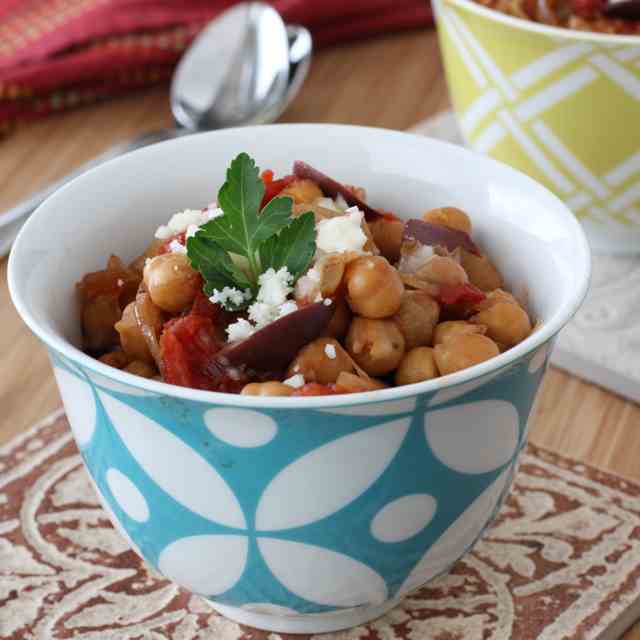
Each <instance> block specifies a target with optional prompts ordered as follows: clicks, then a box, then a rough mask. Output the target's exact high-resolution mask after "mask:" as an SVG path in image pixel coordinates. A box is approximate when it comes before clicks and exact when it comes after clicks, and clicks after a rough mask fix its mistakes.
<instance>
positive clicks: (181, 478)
mask: <svg viewBox="0 0 640 640" xmlns="http://www.w3.org/2000/svg"><path fill="white" fill-rule="evenodd" d="M98 396H99V398H100V400H101V401H102V404H103V406H104V408H105V411H106V412H107V414H108V415H109V418H110V419H111V423H112V424H113V426H114V428H115V430H116V431H117V432H118V435H119V436H120V438H121V439H122V441H123V442H124V444H125V446H126V447H127V449H129V451H130V452H131V455H132V456H133V457H134V458H135V459H136V461H137V462H138V464H139V465H140V466H141V467H142V468H143V469H144V471H145V472H146V473H147V474H148V475H149V476H150V477H151V478H152V480H153V481H154V482H155V483H156V484H157V485H158V486H159V487H160V488H161V489H163V490H164V491H166V492H167V493H168V494H169V495H170V496H171V497H172V498H173V499H174V500H176V501H177V502H179V503H180V504H181V505H183V506H184V507H186V508H187V509H190V510H191V511H193V512H194V513H197V514H198V515H200V516H202V517H203V518H206V519H207V520H211V521H212V522H217V523H219V524H223V525H226V526H228V527H235V528H238V529H244V528H245V525H246V521H245V517H244V514H243V513H242V509H241V507H240V504H239V502H238V499H237V498H236V496H235V495H234V493H233V491H231V489H230V487H229V485H228V484H227V483H226V482H225V480H224V479H223V478H222V476H221V475H220V474H219V473H218V472H217V471H216V470H215V469H214V468H213V467H212V466H211V465H210V464H209V463H208V462H207V461H206V460H205V459H204V458H203V457H202V456H201V455H200V454H199V453H197V452H196V451H195V450H194V449H192V448H191V447H190V446H189V445H187V444H186V443H185V442H183V441H182V440H181V439H180V438H178V437H177V436H175V435H174V434H173V433H171V432H170V431H169V430H167V429H165V428H163V427H161V426H160V425H159V424H158V423H157V422H155V421H154V420H151V418H148V417H147V416H145V415H144V414H142V413H140V412H139V411H136V410H135V409H132V408H131V407H129V406H127V405H126V404H124V403H123V402H120V400H116V399H115V398H112V397H111V396H109V395H107V394H106V393H104V392H102V391H98Z"/></svg>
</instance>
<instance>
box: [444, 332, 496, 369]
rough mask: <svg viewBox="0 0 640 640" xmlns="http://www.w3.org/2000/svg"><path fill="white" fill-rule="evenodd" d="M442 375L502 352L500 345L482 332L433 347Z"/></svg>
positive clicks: (459, 337)
mask: <svg viewBox="0 0 640 640" xmlns="http://www.w3.org/2000/svg"><path fill="white" fill-rule="evenodd" d="M433 354H434V356H435V360H436V365H437V367H438V371H439V372H440V375H443V376H445V375H447V374H448V373H454V372H455V371H460V370H461V369H466V368H467V367H472V366H473V365H474V364H479V363H480V362H484V361H485V360H489V359H491V358H494V357H495V356H497V355H499V354H500V350H499V349H498V345H497V344H496V343H495V342H494V341H493V340H491V338H487V336H482V335H480V334H471V335H462V336H458V337H457V338H455V339H453V340H448V341H447V342H443V343H441V344H437V345H436V346H435V347H434V348H433Z"/></svg>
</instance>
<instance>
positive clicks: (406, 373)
mask: <svg viewBox="0 0 640 640" xmlns="http://www.w3.org/2000/svg"><path fill="white" fill-rule="evenodd" d="M438 375H439V373H438V367H436V361H435V358H434V355H433V349H432V348H431V347H416V348H415V349H411V351H407V353H405V354H404V358H402V361H401V362H400V365H399V366H398V368H397V370H396V376H395V380H396V384H398V385H402V384H413V383H414V382H423V381H424V380H432V379H433V378H437V377H438Z"/></svg>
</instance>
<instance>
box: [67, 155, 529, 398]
mask: <svg viewBox="0 0 640 640" xmlns="http://www.w3.org/2000/svg"><path fill="white" fill-rule="evenodd" d="M471 231H472V228H471V220H470V218H469V216H468V215H467V214H466V213H465V212H464V211H462V210H460V209H458V208H455V207H439V208H436V209H432V210H430V211H427V212H426V213H425V214H424V215H423V216H422V218H421V219H410V220H408V221H407V222H406V223H405V222H403V221H401V220H400V219H399V218H397V217H396V216H394V215H393V214H391V213H388V212H385V213H383V212H380V211H377V210H375V209H373V208H372V207H370V206H369V205H368V204H366V202H365V192H364V190H363V189H360V188H357V187H346V186H343V185H341V184H340V183H338V182H336V181H335V180H333V179H331V178H329V177H328V176H326V175H324V174H322V173H320V172H319V171H317V170H316V169H313V168H312V167H310V166H309V165H307V164H305V163H302V162H296V163H295V164H294V170H293V174H292V175H287V176H285V177H283V178H280V179H277V180H274V176H273V172H271V171H265V172H264V173H263V174H262V177H259V170H258V169H257V167H256V166H255V163H254V161H253V160H252V159H251V158H250V157H249V156H248V155H247V154H240V155H239V156H238V157H237V158H236V159H235V160H234V161H233V162H232V164H231V166H230V168H229V170H228V172H227V181H226V182H225V183H224V185H223V186H222V188H221V189H220V191H219V193H218V201H217V203H214V204H211V205H210V206H209V207H207V208H205V209H202V210H186V211H182V212H180V213H177V214H175V215H174V216H173V217H172V218H171V219H170V220H169V222H168V224H167V225H162V226H160V227H159V228H158V230H157V231H156V233H155V238H156V239H155V240H154V241H153V242H152V243H151V245H150V246H149V248H148V249H147V250H146V251H145V253H144V254H142V255H141V256H139V257H138V258H136V259H135V260H134V261H133V262H132V263H131V264H129V265H127V266H126V265H125V264H124V263H123V262H122V260H120V259H119V258H117V257H116V256H111V257H110V258H109V261H108V264H107V268H106V269H105V270H103V271H98V272H93V273H89V274H87V275H85V276H84V278H83V279H82V281H81V282H80V283H79V284H78V291H79V293H80V297H81V303H82V311H81V317H82V329H83V335H84V342H85V348H86V349H87V351H88V352H89V353H93V354H95V355H96V356H97V357H98V358H99V359H100V360H101V361H102V362H105V363H106V364H110V365H112V366H114V367H117V368H120V369H124V370H125V371H128V372H130V373H134V374H137V375H141V376H144V377H147V378H152V377H159V378H160V379H162V380H164V381H165V382H168V383H171V384H177V385H180V386H184V387H190V388H193V389H208V390H211V391H226V392H232V393H233V392H236V393H237V392H240V393H243V394H245V395H257V396H298V395H303V396H308V395H327V394H337V393H353V392H359V391H372V390H376V389H382V388H384V387H385V386H393V385H394V384H395V385H403V384H410V383H416V382H423V381H425V380H431V379H433V378H437V377H439V376H442V375H447V374H450V373H454V372H456V371H460V370H462V369H466V368H467V367H470V366H473V365H475V364H479V363H480V362H484V361H485V360H489V359H490V358H493V357H495V356H497V355H498V354H499V353H500V352H503V351H506V350H507V349H509V348H511V347H513V346H515V345H517V344H518V343H520V342H521V341H522V340H524V339H525V338H526V337H527V336H528V335H529V334H530V333H531V322H530V320H529V316H528V314H527V312H526V311H525V309H524V308H523V306H522V305H521V304H520V303H519V302H518V301H517V300H516V299H515V298H514V296H513V295H511V294H510V293H508V292H507V291H505V290H504V289H503V286H504V284H503V282H504V281H503V278H502V275H501V274H500V272H499V271H498V269H497V268H496V266H495V265H494V264H493V262H492V261H491V259H490V258H489V257H488V256H486V255H484V254H483V253H482V252H481V251H480V249H479V248H478V247H477V245H476V244H475V242H474V241H473V240H472V237H471Z"/></svg>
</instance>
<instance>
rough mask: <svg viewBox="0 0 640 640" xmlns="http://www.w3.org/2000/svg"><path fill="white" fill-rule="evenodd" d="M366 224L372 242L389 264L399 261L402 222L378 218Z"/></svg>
mask: <svg viewBox="0 0 640 640" xmlns="http://www.w3.org/2000/svg"><path fill="white" fill-rule="evenodd" d="M367 224H368V225H369V230H370V231H371V236H372V237H373V241H374V242H375V244H376V246H377V247H378V249H380V253H381V254H382V255H383V256H384V257H385V258H386V259H387V260H388V261H389V262H392V263H393V262H397V261H398V260H399V259H400V247H401V246H402V234H403V233H404V222H402V220H395V219H389V218H378V219H377V220H373V221H371V222H369V223H367Z"/></svg>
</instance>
